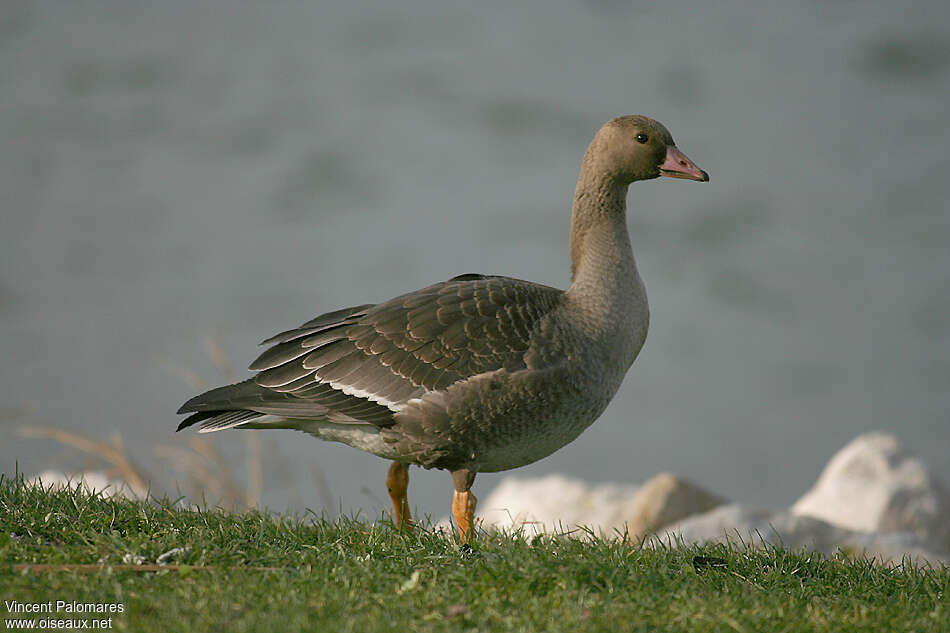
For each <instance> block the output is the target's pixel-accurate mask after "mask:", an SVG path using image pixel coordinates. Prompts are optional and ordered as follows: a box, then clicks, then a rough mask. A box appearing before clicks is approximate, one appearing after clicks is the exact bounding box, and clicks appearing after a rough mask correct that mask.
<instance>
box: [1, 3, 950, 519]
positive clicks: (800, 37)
mask: <svg viewBox="0 0 950 633" xmlns="http://www.w3.org/2000/svg"><path fill="white" fill-rule="evenodd" d="M512 4H513V3H502V2H497V3H445V2H435V1H432V0H425V1H417V2H403V3H399V5H398V8H397V5H394V4H393V3H389V2H367V1H363V2H348V3H316V2H310V3H306V2H280V3H277V2H268V3H251V2H225V1H223V0H220V1H218V2H211V1H205V2H183V1H177V0H171V1H169V2H145V1H129V0H122V1H119V0H113V1H103V2H88V1H80V0H77V1H74V2H52V1H45V2H44V1H35V0H24V1H20V2H16V1H13V0H6V1H5V2H4V3H3V9H2V11H0V359H2V362H0V409H2V410H3V413H4V420H3V421H2V422H0V431H2V433H3V439H2V440H0V442H2V444H0V446H2V448H0V472H3V473H12V472H13V471H14V470H15V469H16V468H19V469H20V470H21V471H24V472H26V473H33V472H37V471H40V470H42V469H44V468H49V467H58V468H82V467H87V466H90V465H95V463H96V462H94V461H91V460H89V459H88V458H84V457H82V456H81V455H80V454H78V453H77V452H76V451H74V450H72V449H69V448H66V447H64V446H62V445H60V444H57V443H54V442H50V441H40V440H35V439H26V438H22V437H19V436H17V435H16V434H15V429H16V427H17V426H18V425H20V424H23V423H32V424H51V425H57V426H61V427H64V428H66V429H69V430H71V431H74V432H77V433H82V434H87V435H90V436H92V437H95V438H98V439H103V440H105V439H108V438H109V437H111V436H112V435H113V434H116V433H118V434H120V435H121V438H122V441H123V443H124V447H125V449H126V451H127V452H128V454H129V455H130V456H131V457H132V458H133V459H134V460H136V461H137V462H138V464H139V465H141V466H142V467H143V468H144V469H146V470H147V471H148V472H149V473H150V474H151V476H152V479H153V486H154V487H155V488H156V489H157V490H159V491H169V492H171V493H173V494H174V493H175V490H176V481H178V482H179V483H178V486H179V487H180V486H181V485H182V484H181V483H180V481H181V478H182V477H183V476H184V475H183V474H182V473H181V472H179V471H178V470H177V469H176V468H175V467H174V466H173V465H172V464H171V463H170V462H168V461H167V460H165V459H161V458H159V457H158V456H157V455H156V451H157V450H159V451H160V450H161V449H160V447H167V446H173V447H184V446H185V445H186V443H187V441H188V439H189V438H188V437H185V436H184V434H178V435H175V434H174V428H175V426H176V424H177V417H176V416H175V415H174V411H175V409H177V407H178V406H179V404H180V403H181V402H183V401H184V400H185V399H187V398H188V397H190V396H191V395H193V394H194V393H195V390H194V388H193V387H192V386H191V385H190V384H189V383H188V381H187V380H185V379H184V378H183V374H185V373H187V372H188V371H191V372H194V373H195V374H197V375H198V376H200V377H202V378H203V379H204V380H205V381H207V382H209V383H218V382H220V381H221V380H222V379H221V377H220V375H219V372H218V370H217V369H216V367H215V364H214V363H213V362H212V359H211V358H210V357H209V354H208V352H207V350H206V348H205V343H204V341H205V340H206V338H207V337H209V336H210V337H213V338H214V339H215V340H216V341H218V343H219V345H220V347H221V348H222V349H223V350H226V352H227V354H228V356H229V358H230V360H231V362H233V364H234V365H235V366H236V367H237V368H239V369H240V368H242V367H244V366H246V365H247V364H248V363H249V362H250V361H251V360H253V358H254V357H255V356H256V354H257V353H258V349H257V348H256V347H255V346H256V343H257V342H258V341H259V340H261V339H263V338H265V337H267V336H270V335H271V334H274V333H276V332H277V331H279V330H282V329H286V328H289V327H292V326H294V325H296V324H298V323H300V322H302V321H305V320H307V319H309V318H311V317H312V316H314V315H316V314H318V313H322V312H324V311H328V310H331V309H335V308H339V307H343V306H347V305H354V304H359V303H364V302H368V301H379V300H384V299H387V298H389V297H391V296H393V295H395V294H399V293H402V292H404V291H408V290H412V289H415V288H419V287H422V286H424V285H427V284H430V283H432V282H435V281H439V280H442V279H446V278H448V277H450V276H453V275H456V274H460V273H465V272H483V273H492V274H507V275H511V276H514V277H520V278H524V279H531V280H535V281H538V282H541V283H545V284H549V285H555V286H559V287H565V286H566V285H567V283H568V277H569V257H568V249H567V238H568V230H569V213H570V204H571V197H572V193H573V188H574V184H575V181H576V177H577V172H578V167H579V164H580V159H581V157H582V155H583V152H584V149H585V147H586V145H587V143H588V142H589V140H590V138H591V136H592V135H593V133H594V132H595V131H596V129H597V128H598V127H599V126H600V124H601V123H602V122H603V121H605V120H607V119H609V118H611V117H613V116H616V115H619V114H628V113H643V114H649V115H653V116H655V117H656V118H658V119H660V120H661V121H663V122H664V123H665V124H666V125H667V126H668V127H669V128H670V130H671V131H672V132H673V135H674V137H675V138H676V140H677V143H678V145H679V146H680V148H681V149H682V150H683V151H684V152H685V153H686V154H687V155H688V156H690V157H691V158H693V159H694V160H695V161H696V162H697V163H698V164H699V165H700V166H701V167H703V168H704V169H706V170H707V171H708V172H709V173H710V175H711V178H712V180H711V182H710V183H708V184H698V183H692V182H685V181H673V180H668V179H663V180H662V181H651V182H646V183H640V184H636V185H634V186H633V187H632V188H631V192H630V196H629V201H628V202H629V209H630V212H629V216H630V220H629V221H630V228H631V235H632V240H633V244H634V251H635V253H636V256H637V259H638V262H639V265H640V270H641V274H642V276H643V278H644V280H645V282H646V285H647V289H648V293H649V296H650V303H651V308H652V323H651V330H650V334H649V338H648V340H647V343H646V346H645V347H644V349H643V352H642V353H641V355H640V358H639V359H638V360H637V362H636V364H635V365H634V367H633V368H632V369H631V371H630V372H629V374H628V375H627V379H626V381H625V383H624V385H623V387H622V389H621V392H620V394H619V395H618V397H617V398H616V399H615V400H614V402H613V403H612V404H611V406H610V408H609V409H608V410H607V412H606V413H605V414H604V415H603V417H602V418H601V419H600V420H599V421H598V422H597V423H596V424H595V425H594V426H593V427H591V428H590V429H589V430H588V431H586V432H585V434H584V435H582V436H581V438H580V439H578V440H577V441H576V442H574V443H573V444H571V445H569V446H568V447H566V448H565V449H562V450H561V451H560V452H558V453H556V454H555V455H553V456H551V457H549V458H547V459H545V460H542V461H541V462H539V463H537V464H534V465H532V466H530V467H527V468H524V469H521V470H520V471H518V473H519V474H521V475H541V474H545V473H550V472H563V473H566V474H569V475H572V476H576V477H582V478H585V479H587V480H590V481H624V482H639V481H642V480H644V479H646V478H648V477H650V476H652V475H653V474H655V473H657V472H659V471H662V470H668V471H673V472H676V473H679V474H682V475H685V476H687V477H690V478H693V479H694V480H696V481H698V482H700V483H702V484H703V485H705V486H707V487H709V488H711V489H712V490H714V491H716V492H717V493H720V494H722V495H724V496H726V497H729V498H732V499H735V500H738V501H741V502H745V503H749V504H753V505H764V506H767V507H780V506H782V505H784V504H788V503H790V502H792V501H793V500H794V499H795V498H797V496H798V495H799V494H801V493H802V492H803V491H804V490H805V489H807V487H808V486H810V485H811V483H812V482H813V481H814V479H815V477H816V476H817V474H818V472H819V469H820V468H821V467H822V465H823V464H824V463H825V462H826V461H827V459H828V458H829V456H830V455H831V454H832V453H833V452H834V451H836V450H837V449H838V448H840V446H842V445H843V444H844V443H846V442H847V441H848V440H850V439H851V438H852V437H854V436H855V435H857V434H859V433H861V432H864V431H867V430H872V429H883V430H887V431H890V432H893V433H895V434H897V435H898V436H899V437H900V438H902V439H903V440H904V441H905V442H906V443H907V444H908V445H909V446H910V447H911V448H912V449H913V450H915V451H917V452H919V453H920V454H921V455H922V456H923V458H924V459H925V460H926V461H927V462H928V463H929V464H930V465H931V466H933V467H934V468H935V469H936V470H937V471H938V472H939V473H940V474H941V475H942V477H943V478H944V479H945V480H950V458H948V455H950V389H948V387H950V319H948V314H950V248H948V243H950V203H948V193H947V191H948V190H947V179H948V170H950V164H948V159H950V152H948V148H950V125H948V123H947V121H948V119H947V112H950V5H948V4H947V3H946V2H945V1H943V0H935V1H933V2H927V1H917V2H909V3H908V2H903V1H902V2H889V3H888V2H876V3H860V2H848V1H840V2H817V1H803V2H769V3H760V2H741V1H737V0H726V1H723V2H716V3H699V2H696V3H686V2H678V1H676V0H672V1H670V2H663V3H654V2H642V3H625V2H619V1H611V0H590V1H588V2H554V3H552V2H540V1H529V2H522V3H514V4H516V6H512ZM240 376H244V374H243V373H241V374H239V377H240ZM260 437H261V441H262V442H263V449H264V458H265V464H264V475H265V477H264V503H265V504H266V505H268V506H269V507H271V508H275V509H279V510H282V509H285V508H293V509H297V510H302V509H304V508H312V509H314V510H316V511H318V512H319V511H320V510H322V509H324V507H325V505H329V506H330V507H329V510H330V511H336V510H338V509H340V508H342V509H343V510H345V511H348V512H354V511H356V510H358V509H362V512H364V514H365V515H368V516H376V515H378V513H379V511H380V510H381V509H382V508H384V507H386V506H387V505H388V500H386V493H385V487H384V485H383V480H384V475H385V471H386V467H387V464H386V462H384V461H382V460H379V459H378V458H375V457H373V456H369V455H365V454H362V453H360V452H358V451H356V450H354V449H351V448H349V447H346V446H343V445H337V444H328V443H322V442H320V441H318V440H315V439H311V438H308V437H306V436H303V435H300V434H296V433H292V432H289V431H280V432H272V433H264V434H261V435H260ZM209 439H210V441H212V442H213V443H214V444H213V445H214V447H215V448H217V449H218V450H219V451H220V452H221V453H222V454H223V455H224V457H225V458H226V459H227V460H228V461H229V463H231V464H233V465H234V468H235V470H236V473H237V475H238V477H241V478H243V477H244V474H245V462H244V450H245V446H244V440H243V438H242V437H241V434H240V433H238V432H228V433H221V434H218V435H215V436H212V437H211V438H209ZM166 452H167V451H166ZM413 472H414V474H413V482H412V487H411V500H412V502H413V504H414V506H416V507H417V508H418V509H419V510H421V511H423V512H428V513H431V514H433V515H436V516H441V515H444V514H446V513H447V510H448V504H449V498H450V491H451V487H450V483H449V477H448V475H447V474H445V473H442V472H439V471H432V472H423V471H413ZM315 473H317V474H315ZM320 473H322V474H323V476H324V477H325V479H326V483H327V485H328V486H329V490H330V493H329V499H330V500H329V501H327V497H328V495H327V493H326V491H325V490H324V491H321V486H322V484H321V483H320ZM502 476H504V475H481V476H479V478H478V481H477V483H476V492H477V493H478V494H479V495H480V496H483V495H485V494H486V493H487V492H488V491H489V490H490V489H491V488H492V487H493V486H494V485H496V483H497V482H498V481H500V477H502ZM210 501H213V499H212V500H210ZM384 501H385V503H384Z"/></svg>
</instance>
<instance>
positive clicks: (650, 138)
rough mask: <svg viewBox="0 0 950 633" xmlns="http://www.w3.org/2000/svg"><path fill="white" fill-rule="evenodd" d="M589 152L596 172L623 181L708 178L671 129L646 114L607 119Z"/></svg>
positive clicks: (707, 179)
mask: <svg viewBox="0 0 950 633" xmlns="http://www.w3.org/2000/svg"><path fill="white" fill-rule="evenodd" d="M588 151H589V156H588V159H591V160H593V161H594V162H595V163H597V167H598V169H597V171H599V172H600V173H602V174H604V175H606V176H608V177H609V178H611V179H612V180H615V181H617V182H620V183H622V184H630V183H631V182H634V181H637V180H650V179H652V178H659V177H660V176H667V177H669V178H685V179H686V180H698V181H700V182H708V181H709V174H707V173H706V172H705V171H703V170H702V169H700V168H699V167H698V166H697V165H696V163H694V162H693V161H692V160H690V159H689V158H688V157H687V156H686V155H685V154H683V152H681V151H680V150H679V149H678V148H677V147H676V143H674V142H673V136H672V135H671V134H670V131H669V130H667V129H666V127H664V126H663V124H662V123H660V122H659V121H655V120H653V119H651V118H649V117H645V116H640V115H630V116H622V117H617V118H616V119H612V120H610V121H608V122H607V123H605V124H604V126H603V127H602V128H600V131H599V132H597V135H596V136H595V137H594V141H593V142H592V143H591V147H590V150H588Z"/></svg>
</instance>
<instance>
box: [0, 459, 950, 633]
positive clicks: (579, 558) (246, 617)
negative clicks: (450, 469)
mask: <svg viewBox="0 0 950 633" xmlns="http://www.w3.org/2000/svg"><path fill="white" fill-rule="evenodd" d="M175 547H184V548H188V553H187V554H185V555H184V556H183V557H181V558H180V559H178V560H176V561H174V562H176V563H179V564H182V565H181V566H180V567H178V569H177V570H175V571H159V572H142V571H128V570H125V569H124V568H122V569H116V568H114V567H110V565H118V564H120V563H121V562H122V559H123V556H124V555H125V554H139V555H142V556H144V557H145V558H146V559H147V561H148V562H150V563H154V562H155V560H156V558H157V557H158V556H159V555H160V554H162V553H163V552H166V551H168V550H170V549H172V548H175ZM24 563H30V564H96V563H101V564H103V567H102V569H101V570H98V569H97V570H96V571H93V572H82V573H80V572H77V571H62V570H60V571H37V570H36V569H22V568H20V569H18V568H16V567H15V566H16V565H22V564H24ZM260 568H276V569H260ZM0 600H3V601H10V600H18V601H21V602H46V601H54V603H55V601H56V600H65V601H77V602H94V603H121V604H122V605H123V607H124V612H123V613H121V614H114V615H113V621H112V626H113V630H117V631H169V630H183V631H184V630H186V631H357V632H359V633H372V632H374V631H397V630H398V631H571V632H574V631H749V632H753V631H754V632H760V631H834V632H836V633H838V632H843V631H859V630H860V631H950V570H948V569H942V570H936V571H934V570H923V569H918V568H915V567H911V566H907V567H903V568H896V569H888V568H885V567H880V566H875V565H873V564H870V563H867V562H864V561H858V562H850V561H847V560H829V559H827V558H823V557H821V556H818V555H812V554H804V553H800V552H798V553H796V552H788V551H784V550H781V549H774V550H769V551H744V550H741V549H736V548H733V547H726V546H709V547H680V548H673V549H667V550H658V551H652V550H639V549H637V548H634V547H630V546H628V545H624V544H622V543H618V542H613V541H604V540H594V541H592V542H588V541H585V540H581V539H573V538H558V539H552V538H548V537H545V538H537V539H534V540H528V541H523V540H520V539H518V538H514V537H511V536H505V535H492V536H483V537H482V538H480V539H479V540H478V542H477V545H476V547H475V550H474V551H473V552H466V551H462V550H460V549H459V547H458V546H457V545H456V544H455V543H454V542H452V541H451V540H447V539H446V538H445V537H442V536H440V535H438V534H436V533H433V532H432V531H421V532H419V533H418V534H416V535H408V534H403V533H399V532H397V531H394V530H393V529H391V526H390V525H388V524H386V523H385V522H380V523H379V524H376V525H372V524H367V523H365V522H362V521H358V520H354V519H350V518H341V519H339V520H334V521H327V520H323V519H322V518H320V517H313V516H307V517H287V516H274V515H269V514H265V513H259V512H248V513H245V514H233V513H230V512H226V511H222V510H207V511H192V510H182V509H177V508H176V507H175V505H174V504H173V503H171V502H169V501H167V500H166V501H160V500H159V501H152V502H148V503H139V502H133V501H128V500H124V499H103V498H101V497H90V496H88V495H85V494H82V493H76V492H72V491H68V490H67V491H59V492H47V491H43V490H37V489H33V488H30V487H26V486H24V485H23V484H22V482H20V481H17V480H15V479H14V480H11V479H10V478H6V479H3V478H0ZM0 606H2V608H3V616H4V617H6V618H7V619H10V618H11V617H12V615H11V614H9V613H7V612H6V611H7V609H6V605H5V604H2V605H0ZM39 617H44V616H39ZM55 617H59V618H68V617H74V618H79V617H91V616H69V615H64V614H62V613H60V614H58V615H56V616H55ZM96 617H102V616H96Z"/></svg>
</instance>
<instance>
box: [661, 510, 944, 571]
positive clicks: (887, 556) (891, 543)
mask: <svg viewBox="0 0 950 633" xmlns="http://www.w3.org/2000/svg"><path fill="white" fill-rule="evenodd" d="M657 534H658V537H657V538H654V539H652V540H649V541H647V544H648V545H652V546H656V545H657V544H658V543H657V539H658V540H659V541H660V542H662V543H663V544H664V545H670V544H672V545H677V544H678V543H680V542H683V543H685V544H692V543H705V542H710V541H712V542H720V543H721V542H731V543H734V544H744V545H746V546H752V547H761V546H763V545H764V544H772V545H775V544H781V545H782V546H783V547H784V548H785V549H788V550H799V549H802V548H804V549H807V550H809V551H817V552H821V553H822V554H825V555H826V556H831V555H833V554H835V553H837V552H844V553H846V554H848V555H849V556H857V557H865V558H873V559H875V560H877V561H878V562H882V563H887V564H899V563H901V562H902V561H903V560H905V559H907V560H910V561H913V562H915V563H917V564H923V565H933V566H939V565H940V564H950V554H948V553H947V552H946V551H943V550H942V549H935V548H934V547H933V546H932V544H930V543H928V542H927V541H926V540H925V539H922V538H921V537H920V536H918V535H916V534H914V533H912V532H893V533H890V534H877V533H871V532H864V531H856V530H849V529H847V528H843V527H839V526H835V525H831V524H830V523H827V522H825V521H822V520H820V519H816V518H813V517H807V516H802V515H800V514H794V513H792V512H789V511H782V512H777V513H774V514H772V513H769V512H767V511H764V510H753V509H749V508H745V507H742V506H739V505H737V504H732V505H727V506H720V507H718V508H716V509H714V510H712V511H710V512H707V513H706V514H701V515H699V516H694V517H690V518H688V519H685V520H684V521H681V522H679V523H676V524H674V525H671V526H669V527H667V528H664V529H662V530H658V532H657Z"/></svg>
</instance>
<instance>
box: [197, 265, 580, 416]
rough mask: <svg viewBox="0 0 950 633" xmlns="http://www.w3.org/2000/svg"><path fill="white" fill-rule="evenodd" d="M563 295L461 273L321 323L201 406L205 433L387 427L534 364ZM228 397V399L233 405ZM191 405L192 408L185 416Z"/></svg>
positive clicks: (279, 345) (285, 341)
mask: <svg viewBox="0 0 950 633" xmlns="http://www.w3.org/2000/svg"><path fill="white" fill-rule="evenodd" d="M562 298H563V292H562V291H560V290H557V289H555V288H550V287H547V286H541V285H538V284H532V283H530V282H526V281H520V280H517V279H511V278H507V277H486V276H482V275H474V274H469V275H462V276H460V277H457V278H454V279H450V280H449V281H446V282H442V283H438V284H434V285H432V286H429V287H427V288H423V289H421V290H418V291H416V292H412V293H408V294H406V295H402V296H399V297H395V298H393V299H391V300H389V301H386V302H384V303H380V304H376V305H372V304H366V305H360V306H354V307H352V308H346V309H343V310H336V311H334V312H328V313H326V314H323V315H320V316H318V317H316V318H314V319H312V320H310V321H307V322H306V323H304V324H302V325H301V326H300V327H298V328H296V329H293V330H287V331H286V332H281V333H280V334H277V335H276V336H274V337H272V338H270V339H268V340H267V341H265V343H266V344H271V347H270V348H268V349H267V350H265V351H264V352H263V353H262V354H261V355H260V356H259V357H258V358H257V359H256V360H255V361H254V363H252V365H251V369H252V370H255V371H258V372H259V373H258V374H257V376H256V377H255V378H253V379H252V380H250V381H245V382H244V383H238V385H231V386H230V387H235V388H236V387H238V386H240V387H241V392H240V393H239V394H238V393H237V392H234V393H232V392H229V391H221V390H227V389H229V388H230V387H228V388H225V387H222V388H220V389H218V390H212V391H211V392H208V393H206V394H202V396H198V397H197V398H193V399H192V400H191V401H189V402H188V403H186V405H185V406H184V407H182V412H185V411H186V410H187V411H194V412H201V413H200V415H201V416H203V417H202V418H201V419H200V420H194V421H192V422H189V420H192V418H195V417H196V416H197V415H199V413H196V416H192V418H189V419H188V420H186V422H189V424H193V423H195V422H200V421H203V424H202V428H203V429H204V428H210V427H212V426H213V427H215V428H229V426H228V425H230V426H240V425H241V424H242V423H244V422H246V421H249V420H253V419H254V418H255V417H257V416H258V415H260V414H267V415H284V416H288V417H297V418H304V419H327V420H331V421H342V422H352V423H372V424H377V425H379V426H388V425H391V424H392V423H393V419H392V414H393V413H394V412H395V411H398V410H399V409H400V408H401V407H402V406H403V405H404V404H405V403H406V402H407V401H408V400H410V399H412V398H418V397H421V396H422V395H423V394H425V393H426V392H429V391H434V390H436V391H437V390H442V389H445V388H447V387H448V386H450V385H452V384H454V383H456V382H458V381H460V380H465V379H468V378H471V377H473V376H476V375H478V374H481V373H484V372H488V371H494V370H497V369H501V368H507V369H509V370H512V369H517V368H523V367H525V366H526V361H525V356H526V355H527V354H528V352H529V350H530V348H531V344H532V336H533V334H534V332H535V331H536V328H537V327H538V326H539V323H540V321H541V319H542V318H543V317H544V316H545V315H546V314H548V313H550V312H551V311H552V310H554V309H555V308H556V307H557V306H558V305H559V304H560V302H561V300H562ZM225 396H227V397H225ZM186 407H189V408H187V409H186Z"/></svg>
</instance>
